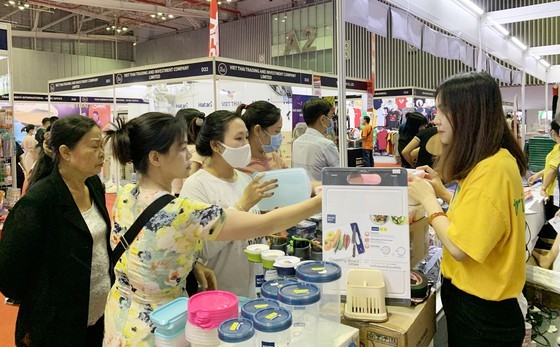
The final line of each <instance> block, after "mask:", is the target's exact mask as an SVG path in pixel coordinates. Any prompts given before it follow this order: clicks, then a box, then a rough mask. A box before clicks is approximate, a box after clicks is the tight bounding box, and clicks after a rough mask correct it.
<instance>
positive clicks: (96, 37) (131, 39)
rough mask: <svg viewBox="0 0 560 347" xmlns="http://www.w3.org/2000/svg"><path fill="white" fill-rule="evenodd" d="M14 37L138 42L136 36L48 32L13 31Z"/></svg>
mask: <svg viewBox="0 0 560 347" xmlns="http://www.w3.org/2000/svg"><path fill="white" fill-rule="evenodd" d="M12 36H16V37H30V38H38V39H56V40H81V41H120V42H136V38H135V37H134V36H128V35H127V36H120V35H76V34H61V33H48V32H31V31H21V30H12Z"/></svg>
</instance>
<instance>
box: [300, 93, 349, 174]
mask: <svg viewBox="0 0 560 347" xmlns="http://www.w3.org/2000/svg"><path fill="white" fill-rule="evenodd" d="M333 116H334V112H333V107H332V105H331V104H330V103H329V102H328V101H326V100H324V99H321V98H315V99H311V100H309V101H307V102H306V103H305V105H303V119H304V120H305V123H306V124H307V130H306V131H305V133H304V134H303V135H301V136H300V137H298V138H297V139H296V140H295V141H294V143H293V146H292V167H302V168H305V169H306V170H307V174H308V175H309V177H310V178H311V180H312V181H321V171H322V170H323V168H324V167H338V166H340V161H339V157H338V149H337V147H336V145H335V144H334V142H333V141H331V140H329V139H327V138H325V136H326V135H327V133H329V132H332V123H331V121H332V118H333Z"/></svg>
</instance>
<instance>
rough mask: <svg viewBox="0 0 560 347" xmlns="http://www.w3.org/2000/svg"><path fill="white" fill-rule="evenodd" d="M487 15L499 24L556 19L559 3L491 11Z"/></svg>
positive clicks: (558, 13) (559, 11) (558, 14)
mask: <svg viewBox="0 0 560 347" xmlns="http://www.w3.org/2000/svg"><path fill="white" fill-rule="evenodd" d="M487 15H488V17H490V18H492V19H493V20H494V21H496V23H499V24H504V23H517V22H524V21H528V20H533V19H541V18H550V17H558V16H560V1H552V2H548V3H545V4H538V5H530V6H522V7H516V8H510V9H507V10H501V11H493V12H488V13H487Z"/></svg>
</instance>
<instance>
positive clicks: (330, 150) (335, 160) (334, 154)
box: [324, 143, 340, 167]
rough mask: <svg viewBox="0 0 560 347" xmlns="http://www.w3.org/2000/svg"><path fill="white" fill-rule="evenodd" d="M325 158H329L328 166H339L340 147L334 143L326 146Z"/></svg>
mask: <svg viewBox="0 0 560 347" xmlns="http://www.w3.org/2000/svg"><path fill="white" fill-rule="evenodd" d="M324 154H325V159H326V160H327V167H339V166H340V157H339V155H338V149H337V148H336V145H335V144H334V143H332V144H329V145H328V146H327V147H326V148H325V152H324Z"/></svg>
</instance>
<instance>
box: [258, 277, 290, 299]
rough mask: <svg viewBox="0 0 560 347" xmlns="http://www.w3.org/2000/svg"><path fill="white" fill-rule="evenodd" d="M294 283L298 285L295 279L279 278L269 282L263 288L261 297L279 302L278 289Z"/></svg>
mask: <svg viewBox="0 0 560 347" xmlns="http://www.w3.org/2000/svg"><path fill="white" fill-rule="evenodd" d="M293 283H297V281H296V280H295V279H294V278H278V279H275V280H271V281H267V282H265V283H264V284H263V285H262V287H261V295H262V297H263V298H267V299H272V300H278V289H279V288H282V287H283V286H285V285H287V284H293Z"/></svg>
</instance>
